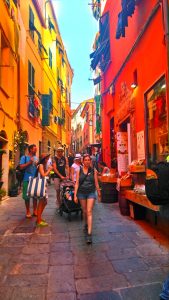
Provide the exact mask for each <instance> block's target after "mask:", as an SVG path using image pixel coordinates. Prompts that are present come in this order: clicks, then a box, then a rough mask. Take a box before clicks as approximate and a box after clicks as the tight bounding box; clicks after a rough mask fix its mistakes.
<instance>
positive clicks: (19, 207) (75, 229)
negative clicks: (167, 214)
mask: <svg viewBox="0 0 169 300" xmlns="http://www.w3.org/2000/svg"><path fill="white" fill-rule="evenodd" d="M43 217H44V218H45V219H46V221H47V222H48V223H49V226H48V227H45V228H36V218H35V217H32V219H30V220H29V219H26V218H25V208H24V202H23V200H22V198H21V195H19V196H18V197H11V198H9V199H8V200H5V201H2V202H1V205H0V300H16V299H17V300H25V299H26V300H29V299H31V300H32V299H33V300H54V299H58V300H111V299H113V300H136V299H137V300H158V299H159V293H160V292H161V287H162V282H163V281H164V280H165V278H166V277H167V275H168V273H169V252H168V250H169V239H168V238H167V237H166V236H164V235H162V233H160V232H159V231H157V230H156V229H154V228H153V227H152V225H150V224H148V223H146V222H145V221H134V220H132V219H131V218H130V217H124V216H121V215H120V212H119V207H118V203H114V204H103V203H101V204H98V203H96V205H95V208H94V228H93V245H92V246H89V245H86V243H85V238H84V233H83V230H82V228H83V225H82V222H81V219H80V215H79V216H76V215H74V216H73V217H72V221H71V222H69V221H68V219H67V215H63V216H62V217H61V216H59V215H58V214H56V205H55V191H54V188H53V185H51V186H49V201H48V205H47V207H46V208H45V211H44V214H43Z"/></svg>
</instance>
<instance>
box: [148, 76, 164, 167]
mask: <svg viewBox="0 0 169 300" xmlns="http://www.w3.org/2000/svg"><path fill="white" fill-rule="evenodd" d="M145 101H146V125H147V128H146V129H147V130H146V131H147V145H148V153H147V160H148V166H149V167H151V166H152V164H155V163H157V162H159V161H164V160H165V159H166V157H167V155H169V143H168V127H167V108H166V82H165V78H164V77H163V78H162V79H160V80H159V81H158V82H157V83H156V84H155V85H154V86H153V87H152V88H151V89H150V90H149V91H148V92H147V93H146V94H145Z"/></svg>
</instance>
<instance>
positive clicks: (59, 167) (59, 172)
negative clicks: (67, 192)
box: [53, 147, 69, 212]
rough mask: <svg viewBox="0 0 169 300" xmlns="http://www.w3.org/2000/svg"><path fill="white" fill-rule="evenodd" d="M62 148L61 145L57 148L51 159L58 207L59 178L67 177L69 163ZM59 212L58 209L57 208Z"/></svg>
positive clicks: (64, 178)
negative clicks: (52, 159)
mask: <svg viewBox="0 0 169 300" xmlns="http://www.w3.org/2000/svg"><path fill="white" fill-rule="evenodd" d="M63 153H64V149H63V148H62V147H59V148H57V151H56V156H55V157H54V161H53V171H54V185H55V190H56V197H57V199H56V201H57V203H58V206H59V208H60V206H61V199H60V183H61V180H66V179H68V175H69V165H68V159H67V158H66V157H65V156H64V155H63ZM58 212H59V209H58Z"/></svg>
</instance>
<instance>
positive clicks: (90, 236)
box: [86, 234, 92, 245]
mask: <svg viewBox="0 0 169 300" xmlns="http://www.w3.org/2000/svg"><path fill="white" fill-rule="evenodd" d="M86 244H88V245H89V244H92V235H91V234H88V235H87V238H86Z"/></svg>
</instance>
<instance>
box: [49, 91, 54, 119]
mask: <svg viewBox="0 0 169 300" xmlns="http://www.w3.org/2000/svg"><path fill="white" fill-rule="evenodd" d="M49 95H50V102H49V110H50V112H51V113H53V93H52V90H51V89H49Z"/></svg>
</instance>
